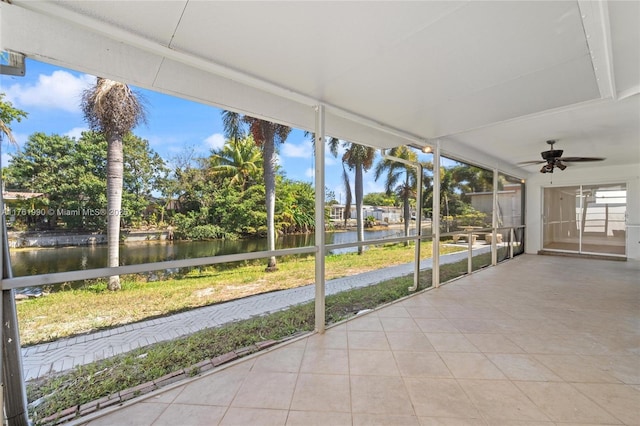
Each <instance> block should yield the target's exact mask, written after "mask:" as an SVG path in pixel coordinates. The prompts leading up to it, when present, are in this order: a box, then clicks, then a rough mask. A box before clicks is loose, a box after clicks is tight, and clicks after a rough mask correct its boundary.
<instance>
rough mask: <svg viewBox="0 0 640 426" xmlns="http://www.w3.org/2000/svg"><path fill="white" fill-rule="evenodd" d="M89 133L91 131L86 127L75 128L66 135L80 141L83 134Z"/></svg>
mask: <svg viewBox="0 0 640 426" xmlns="http://www.w3.org/2000/svg"><path fill="white" fill-rule="evenodd" d="M87 131H89V129H87V128H86V127H74V128H73V129H71V130H69V131H68V132H67V133H65V134H64V135H65V136H69V137H70V138H76V139H80V137H81V136H82V132H87Z"/></svg>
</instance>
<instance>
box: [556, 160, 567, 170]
mask: <svg viewBox="0 0 640 426" xmlns="http://www.w3.org/2000/svg"><path fill="white" fill-rule="evenodd" d="M556 166H557V167H558V168H559V169H560V170H564V169H566V168H567V166H566V165H565V164H563V163H562V161H558V162H557V163H556Z"/></svg>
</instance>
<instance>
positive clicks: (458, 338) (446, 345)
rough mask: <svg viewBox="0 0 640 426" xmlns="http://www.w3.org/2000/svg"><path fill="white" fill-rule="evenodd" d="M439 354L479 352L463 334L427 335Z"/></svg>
mask: <svg viewBox="0 0 640 426" xmlns="http://www.w3.org/2000/svg"><path fill="white" fill-rule="evenodd" d="M425 335H426V336H427V338H428V339H429V342H431V344H432V345H433V347H434V348H435V349H436V351H438V352H478V348H476V347H475V346H474V345H473V343H471V342H470V341H469V340H467V338H466V337H464V335H463V334H461V333H425Z"/></svg>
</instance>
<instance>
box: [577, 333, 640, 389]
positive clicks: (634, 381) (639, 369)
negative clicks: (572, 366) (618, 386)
mask: <svg viewBox="0 0 640 426" xmlns="http://www.w3.org/2000/svg"><path fill="white" fill-rule="evenodd" d="M638 340H640V337H639V338H638ZM583 358H585V359H586V360H588V361H590V363H592V364H593V365H595V366H596V367H597V368H599V369H601V370H602V371H604V372H606V373H608V374H610V375H612V376H613V377H615V378H616V379H618V380H620V381H621V382H623V383H626V384H628V385H640V356H636V355H599V356H583Z"/></svg>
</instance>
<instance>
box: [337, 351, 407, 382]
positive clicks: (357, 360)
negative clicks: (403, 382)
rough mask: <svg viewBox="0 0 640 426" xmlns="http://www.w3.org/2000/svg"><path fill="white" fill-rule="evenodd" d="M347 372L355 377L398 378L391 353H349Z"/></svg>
mask: <svg viewBox="0 0 640 426" xmlns="http://www.w3.org/2000/svg"><path fill="white" fill-rule="evenodd" d="M349 372H350V373H351V374H353V375H357V376H399V375H400V373H399V371H398V367H397V366H396V360H395V358H394V357H393V353H392V352H391V351H362V350H355V349H354V350H350V351H349Z"/></svg>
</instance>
